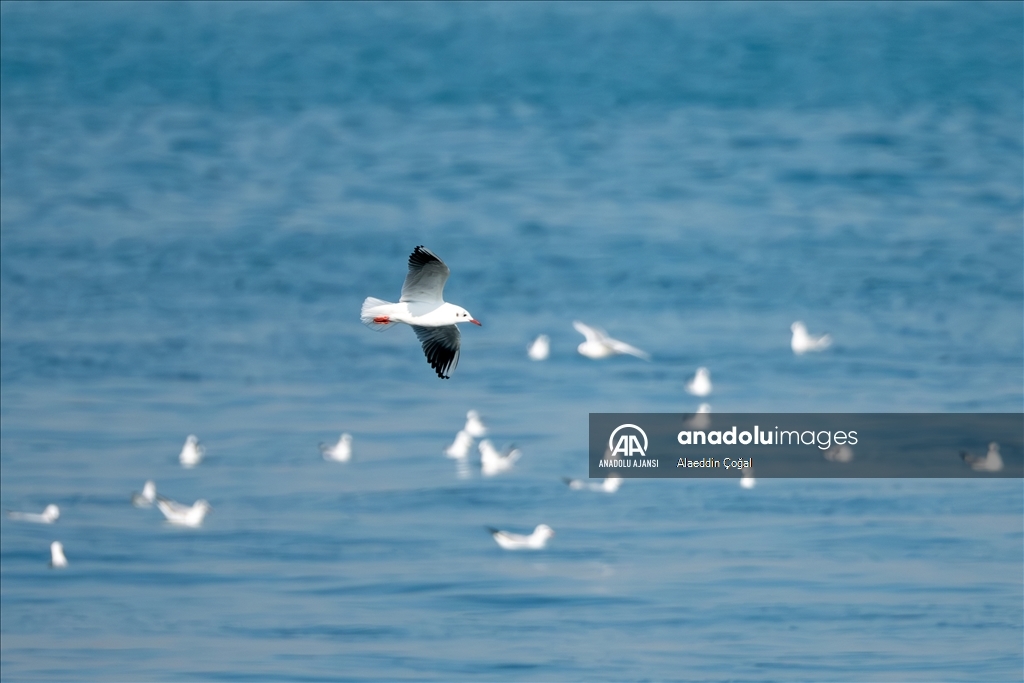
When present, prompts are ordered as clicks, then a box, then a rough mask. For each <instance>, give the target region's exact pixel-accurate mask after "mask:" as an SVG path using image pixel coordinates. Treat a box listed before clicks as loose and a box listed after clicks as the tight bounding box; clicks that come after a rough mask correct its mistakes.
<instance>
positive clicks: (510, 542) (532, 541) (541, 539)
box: [487, 524, 555, 550]
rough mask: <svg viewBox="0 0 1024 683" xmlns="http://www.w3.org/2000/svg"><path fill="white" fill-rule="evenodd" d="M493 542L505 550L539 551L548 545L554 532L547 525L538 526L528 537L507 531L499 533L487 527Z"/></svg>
mask: <svg viewBox="0 0 1024 683" xmlns="http://www.w3.org/2000/svg"><path fill="white" fill-rule="evenodd" d="M487 530H488V531H490V532H491V536H492V537H493V538H494V540H495V542H497V544H498V545H500V546H501V547H502V548H504V549H505V550H540V549H541V548H543V547H544V546H545V545H547V543H548V539H550V538H551V537H552V536H554V535H555V532H554V530H553V529H552V528H551V527H549V526H548V525H547V524H538V525H537V528H536V529H534V530H533V533H532V534H530V535H529V536H526V535H523V534H513V533H510V532H508V531H501V530H500V529H495V528H494V527H491V526H489V527H487Z"/></svg>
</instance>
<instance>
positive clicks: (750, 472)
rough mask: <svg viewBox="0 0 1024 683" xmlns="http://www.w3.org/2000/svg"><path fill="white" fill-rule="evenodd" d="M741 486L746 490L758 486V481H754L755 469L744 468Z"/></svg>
mask: <svg viewBox="0 0 1024 683" xmlns="http://www.w3.org/2000/svg"><path fill="white" fill-rule="evenodd" d="M740 486H742V487H743V488H745V489H752V488H754V487H755V486H757V479H754V468H753V467H744V468H743V475H742V476H741V477H740Z"/></svg>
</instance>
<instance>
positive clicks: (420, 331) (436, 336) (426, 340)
mask: <svg viewBox="0 0 1024 683" xmlns="http://www.w3.org/2000/svg"><path fill="white" fill-rule="evenodd" d="M441 265H444V264H443V263H442V264H441ZM445 270H447V268H446V269H445ZM412 329H413V331H414V332H415V333H416V338H417V339H419V340H420V343H421V344H423V353H424V354H426V356H427V362H428V363H430V367H432V368H434V371H435V372H436V373H437V376H438V377H440V378H441V379H448V377H449V373H450V372H452V371H453V370H455V367H456V366H457V365H458V364H459V344H460V343H461V340H462V335H460V334H459V328H458V327H457V326H455V325H444V326H443V327H422V326H420V325H413V326H412Z"/></svg>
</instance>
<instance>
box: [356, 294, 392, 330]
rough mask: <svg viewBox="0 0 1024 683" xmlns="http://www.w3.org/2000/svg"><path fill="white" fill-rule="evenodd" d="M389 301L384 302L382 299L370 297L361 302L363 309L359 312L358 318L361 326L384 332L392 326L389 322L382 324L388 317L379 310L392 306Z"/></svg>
mask: <svg viewBox="0 0 1024 683" xmlns="http://www.w3.org/2000/svg"><path fill="white" fill-rule="evenodd" d="M393 305H394V304H392V303H391V302H390V301H384V300H383V299H376V298H374V297H372V296H368V297H366V300H365V301H364V302H363V309H362V310H361V311H360V312H359V318H360V320H362V321H363V324H364V325H366V326H367V327H369V328H371V329H374V330H386V329H388V328H389V327H392V326H393V323H391V322H383V321H384V320H387V319H388V315H387V314H386V313H385V312H383V311H381V310H379V309H380V307H381V306H393Z"/></svg>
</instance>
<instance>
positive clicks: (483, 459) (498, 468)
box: [479, 439, 522, 477]
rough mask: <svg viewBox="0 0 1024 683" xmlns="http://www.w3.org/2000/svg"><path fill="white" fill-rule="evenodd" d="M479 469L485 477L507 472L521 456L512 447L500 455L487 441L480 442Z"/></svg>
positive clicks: (517, 450) (516, 449) (518, 451)
mask: <svg viewBox="0 0 1024 683" xmlns="http://www.w3.org/2000/svg"><path fill="white" fill-rule="evenodd" d="M479 448H480V469H481V471H482V472H483V475H484V476H485V477H491V476H494V475H495V474H501V473H502V472H508V471H509V470H510V469H512V466H513V465H514V464H516V460H519V457H520V456H521V455H522V453H521V452H520V450H519V449H518V448H516V447H515V446H513V447H512V448H510V449H509V450H508V451H507V452H506V453H501V452H499V451H498V449H497V448H495V447H494V444H492V443H491V442H490V440H489V439H484V440H483V441H481V442H480V446H479Z"/></svg>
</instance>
